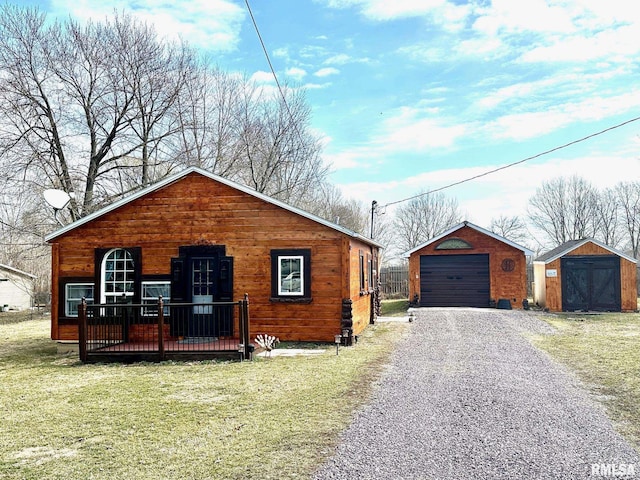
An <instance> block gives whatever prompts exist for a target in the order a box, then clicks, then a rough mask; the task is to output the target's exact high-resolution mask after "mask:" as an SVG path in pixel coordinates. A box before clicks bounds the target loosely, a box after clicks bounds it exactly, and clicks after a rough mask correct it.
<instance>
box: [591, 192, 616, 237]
mask: <svg viewBox="0 0 640 480" xmlns="http://www.w3.org/2000/svg"><path fill="white" fill-rule="evenodd" d="M619 213H620V202H619V200H618V194H617V192H616V191H615V190H614V189H611V188H606V189H604V190H602V191H600V192H598V196H597V200H596V204H595V208H594V222H595V229H596V238H597V239H598V240H600V241H602V242H604V243H605V244H606V245H609V246H611V247H614V248H615V247H617V246H618V244H619V243H620V226H621V222H620V220H619Z"/></svg>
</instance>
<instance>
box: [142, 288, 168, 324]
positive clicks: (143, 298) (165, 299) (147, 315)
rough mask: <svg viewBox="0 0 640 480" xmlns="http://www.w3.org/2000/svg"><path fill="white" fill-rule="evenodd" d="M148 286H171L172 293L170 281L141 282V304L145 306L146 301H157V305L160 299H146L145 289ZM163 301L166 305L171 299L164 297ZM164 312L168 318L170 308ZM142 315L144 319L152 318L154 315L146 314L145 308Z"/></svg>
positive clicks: (165, 308) (166, 308)
mask: <svg viewBox="0 0 640 480" xmlns="http://www.w3.org/2000/svg"><path fill="white" fill-rule="evenodd" d="M146 285H168V286H169V292H171V282H170V281H169V280H149V281H144V282H141V283H140V302H141V303H142V304H145V300H156V303H157V300H158V297H145V296H144V287H145V286H146ZM162 300H163V302H164V303H166V302H168V301H169V298H165V297H162ZM149 305H153V304H151V303H150V304H149ZM164 311H165V314H164V316H165V317H166V316H168V315H169V312H168V307H164ZM141 315H142V316H144V317H149V316H152V314H150V313H145V307H142V312H141Z"/></svg>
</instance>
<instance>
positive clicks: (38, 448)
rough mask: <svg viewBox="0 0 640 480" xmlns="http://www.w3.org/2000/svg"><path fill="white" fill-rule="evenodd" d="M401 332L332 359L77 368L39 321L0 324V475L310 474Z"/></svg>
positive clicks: (378, 333)
mask: <svg viewBox="0 0 640 480" xmlns="http://www.w3.org/2000/svg"><path fill="white" fill-rule="evenodd" d="M405 328H406V325H404V324H392V325H391V324H381V325H375V326H371V327H370V328H368V329H367V330H366V331H365V332H364V333H363V334H362V335H361V336H360V341H359V342H358V344H357V345H356V346H354V347H350V348H341V349H340V355H339V356H336V354H335V349H332V348H328V349H327V352H326V353H325V354H323V355H319V356H313V357H305V356H301V357H291V358H281V357H273V358H271V359H264V360H256V361H254V362H244V363H238V362H228V363H225V362H192V363H181V362H180V363H179V362H164V363H160V364H148V363H138V364H132V365H122V364H97V365H83V364H81V363H80V362H78V361H77V359H76V357H74V356H68V357H60V356H57V355H56V353H55V346H54V344H53V342H51V341H50V340H48V333H49V330H48V329H49V323H48V321H46V320H44V321H32V322H26V323H19V324H12V325H0V339H1V340H2V342H1V346H0V398H1V399H2V403H3V405H2V406H3V408H2V409H0V424H1V425H2V435H1V436H0V478H6V479H48V478H51V479H53V478H56V479H57V478H74V479H75V478H94V479H102V478H104V479H107V478H108V479H113V478H118V479H129V478H131V479H133V478H135V479H157V478H169V477H176V478H183V479H205V478H212V479H213V478H216V479H217V478H225V479H245V478H261V479H288V478H307V477H308V476H309V475H310V473H311V472H312V471H313V470H314V469H315V468H316V467H317V465H318V464H319V463H320V462H321V461H322V460H323V459H324V458H325V457H326V456H327V455H330V454H331V453H332V451H333V447H334V444H335V442H336V441H337V439H338V435H339V433H340V432H341V431H342V430H343V429H344V428H345V427H346V426H347V425H348V423H349V422H350V419H351V416H352V414H353V411H354V409H356V408H358V407H359V406H360V405H362V403H363V402H364V401H366V399H368V397H369V395H370V393H371V389H372V385H373V383H374V381H375V380H376V379H377V378H378V376H379V374H380V373H381V371H382V368H383V366H384V365H385V363H386V361H387V358H388V353H389V352H390V350H391V349H392V348H393V345H394V344H395V342H396V341H397V340H399V339H400V338H401V336H402V332H403V331H404V329H405Z"/></svg>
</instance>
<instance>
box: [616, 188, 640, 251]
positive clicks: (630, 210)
mask: <svg viewBox="0 0 640 480" xmlns="http://www.w3.org/2000/svg"><path fill="white" fill-rule="evenodd" d="M616 192H617V194H618V200H619V202H620V209H621V211H622V218H623V220H624V225H625V226H626V233H627V241H628V242H629V247H630V248H631V251H632V252H633V256H634V258H638V253H639V251H640V182H637V181H636V182H622V183H619V184H618V185H617V186H616Z"/></svg>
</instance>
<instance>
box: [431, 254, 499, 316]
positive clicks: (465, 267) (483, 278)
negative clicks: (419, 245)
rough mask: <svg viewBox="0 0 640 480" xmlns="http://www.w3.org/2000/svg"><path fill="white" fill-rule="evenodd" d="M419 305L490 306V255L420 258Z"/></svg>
mask: <svg viewBox="0 0 640 480" xmlns="http://www.w3.org/2000/svg"><path fill="white" fill-rule="evenodd" d="M420 305H421V306H423V307H488V306H489V254H473V255H421V256H420Z"/></svg>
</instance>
